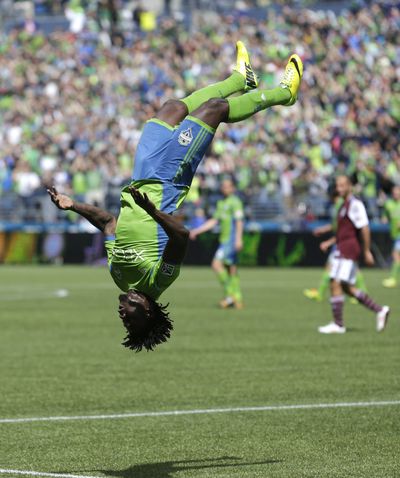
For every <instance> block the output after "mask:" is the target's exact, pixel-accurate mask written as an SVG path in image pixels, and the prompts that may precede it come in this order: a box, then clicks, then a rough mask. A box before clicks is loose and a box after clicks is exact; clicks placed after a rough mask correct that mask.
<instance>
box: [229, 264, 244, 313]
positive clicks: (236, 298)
mask: <svg viewBox="0 0 400 478" xmlns="http://www.w3.org/2000/svg"><path fill="white" fill-rule="evenodd" d="M228 269H229V277H230V284H229V295H230V297H232V299H233V303H234V306H235V308H236V309H242V308H243V295H242V290H241V287H240V278H239V274H238V267H237V265H236V264H231V265H230V266H228Z"/></svg>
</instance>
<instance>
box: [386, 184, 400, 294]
mask: <svg viewBox="0 0 400 478" xmlns="http://www.w3.org/2000/svg"><path fill="white" fill-rule="evenodd" d="M384 207H385V215H386V217H387V219H388V221H389V225H390V236H391V238H392V240H393V250H392V256H393V265H392V271H391V276H390V277H388V278H387V279H384V280H383V285H384V287H389V288H392V287H396V286H397V284H398V280H399V276H400V186H394V187H393V189H392V198H391V199H388V200H387V201H386V202H385V206H384Z"/></svg>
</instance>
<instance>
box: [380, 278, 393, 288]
mask: <svg viewBox="0 0 400 478" xmlns="http://www.w3.org/2000/svg"><path fill="white" fill-rule="evenodd" d="M382 285H383V287H387V288H388V289H394V288H395V287H396V286H397V280H396V279H395V278H394V277H388V278H387V279H383V281H382Z"/></svg>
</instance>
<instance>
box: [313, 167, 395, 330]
mask: <svg viewBox="0 0 400 478" xmlns="http://www.w3.org/2000/svg"><path fill="white" fill-rule="evenodd" d="M336 189H337V192H338V194H339V196H340V197H341V198H343V204H342V206H341V207H340V209H339V211H338V215H337V232H336V246H337V250H336V252H335V255H334V257H333V259H332V264H331V270H330V278H331V307H332V315H333V319H334V320H333V322H330V323H329V324H328V325H325V326H323V327H319V328H318V331H319V332H320V333H321V334H343V333H345V332H346V328H345V326H344V323H343V305H344V296H343V293H345V294H347V295H349V296H351V297H354V298H356V299H357V300H358V302H359V303H360V304H362V305H364V306H365V307H367V308H368V309H370V310H372V311H373V312H375V314H376V330H377V331H378V332H382V331H383V330H384V329H385V327H386V324H387V320H388V317H389V312H390V309H389V307H388V306H386V305H385V306H380V305H378V304H376V303H375V302H374V301H373V300H372V299H371V297H369V296H368V295H367V294H366V293H365V292H363V291H362V290H360V289H357V288H356V287H355V286H354V284H355V281H356V274H357V268H358V265H357V262H358V260H359V259H360V256H361V252H363V255H364V261H365V263H366V265H368V266H372V265H373V264H374V257H373V255H372V252H371V250H370V230H369V222H368V216H367V212H366V210H365V206H364V204H363V203H362V202H361V201H360V200H359V199H357V198H355V197H354V196H353V193H352V184H351V181H350V179H349V178H348V177H347V176H338V177H337V178H336Z"/></svg>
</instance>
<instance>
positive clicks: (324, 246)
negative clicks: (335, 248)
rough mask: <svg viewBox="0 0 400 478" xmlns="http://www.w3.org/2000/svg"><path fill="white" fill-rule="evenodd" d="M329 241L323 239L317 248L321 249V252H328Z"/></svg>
mask: <svg viewBox="0 0 400 478" xmlns="http://www.w3.org/2000/svg"><path fill="white" fill-rule="evenodd" d="M331 245H332V244H331V242H330V241H323V242H321V244H320V245H319V248H320V249H321V251H322V252H328V249H329V248H330V247H331Z"/></svg>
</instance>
